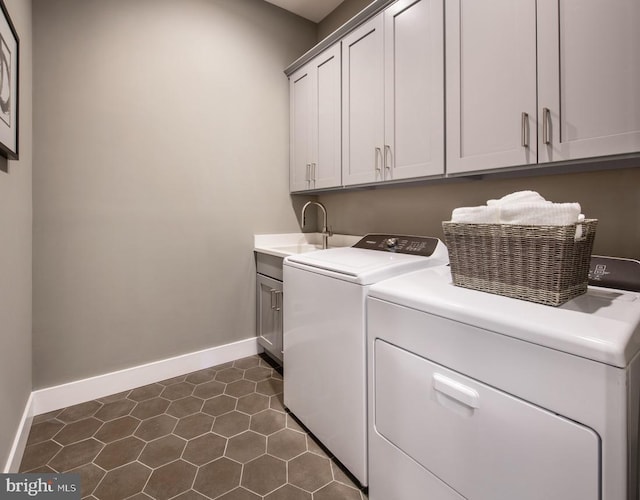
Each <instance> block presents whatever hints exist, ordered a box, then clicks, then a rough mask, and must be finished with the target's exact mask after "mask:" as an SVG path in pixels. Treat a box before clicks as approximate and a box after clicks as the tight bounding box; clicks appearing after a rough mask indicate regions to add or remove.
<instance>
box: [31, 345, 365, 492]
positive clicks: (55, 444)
mask: <svg viewBox="0 0 640 500" xmlns="http://www.w3.org/2000/svg"><path fill="white" fill-rule="evenodd" d="M282 385H283V384H282V377H281V376H280V374H279V373H278V372H277V371H276V370H275V369H274V368H273V367H272V366H271V365H270V364H269V363H268V362H267V361H266V360H265V359H263V358H262V357H260V356H250V357H248V358H242V359H238V360H236V361H233V362H231V363H225V364H223V365H220V366H215V367H212V368H207V369H204V370H200V371H197V372H193V373H189V374H186V375H182V376H180V377H174V378H172V379H169V380H163V381H161V382H158V383H155V384H149V385H146V386H144V387H138V388H136V389H133V390H131V391H126V392H123V393H120V394H114V395H112V396H107V397H105V398H101V399H98V400H95V401H88V402H86V403H81V404H78V405H75V406H71V407H69V408H64V409H61V410H57V411H54V412H50V413H47V414H44V415H38V416H37V417H35V418H34V421H33V425H32V427H31V432H30V434H29V440H28V442H27V447H26V450H25V454H24V457H23V459H22V464H21V467H20V471H21V472H49V473H51V472H77V473H79V474H80V477H81V487H82V497H83V498H86V499H90V500H125V499H131V500H134V499H135V500H138V499H147V500H148V499H158V500H164V499H167V500H169V499H176V500H207V499H216V500H364V499H366V498H367V497H366V494H365V493H363V492H361V491H360V490H359V489H358V488H357V486H356V485H355V484H354V482H353V481H352V480H351V479H350V478H349V476H348V475H347V474H345V473H344V472H343V470H342V469H341V468H340V466H339V465H338V464H337V462H336V461H335V460H334V459H333V457H332V456H331V455H330V454H328V452H326V451H325V450H324V449H323V448H322V447H321V446H319V445H318V443H317V442H316V441H315V440H314V438H313V437H312V436H311V435H309V434H308V433H307V432H305V430H304V428H302V427H301V426H300V425H299V424H298V423H297V422H296V420H295V419H294V418H293V417H292V416H291V415H290V414H287V412H286V411H285V409H284V405H283V401H282V390H283V389H282Z"/></svg>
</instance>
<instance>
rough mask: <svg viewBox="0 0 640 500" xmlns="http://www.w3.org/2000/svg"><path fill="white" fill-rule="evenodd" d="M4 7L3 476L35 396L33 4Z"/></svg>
mask: <svg viewBox="0 0 640 500" xmlns="http://www.w3.org/2000/svg"><path fill="white" fill-rule="evenodd" d="M5 5H6V6H7V9H8V11H9V15H10V16H11V19H12V20H13V24H14V25H15V27H16V31H17V32H18V36H19V38H20V103H19V108H20V109H19V117H20V123H19V127H20V128H19V141H20V144H19V153H20V160H19V161H8V162H7V161H6V160H5V159H4V158H2V159H0V231H1V233H0V234H1V236H0V346H1V347H0V471H2V470H3V469H4V467H5V463H6V460H7V458H8V455H9V451H10V449H11V444H12V441H13V438H14V436H15V434H16V431H17V430H18V425H19V423H20V419H21V417H22V413H23V411H24V409H25V405H26V403H27V400H28V399H29V394H30V393H31V165H32V154H31V151H32V136H33V134H32V120H31V114H32V113H31V82H32V66H31V61H32V49H31V1H30V0H5Z"/></svg>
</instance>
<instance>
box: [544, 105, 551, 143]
mask: <svg viewBox="0 0 640 500" xmlns="http://www.w3.org/2000/svg"><path fill="white" fill-rule="evenodd" d="M550 128H551V111H550V110H549V108H542V142H543V143H544V144H551V138H550V137H549V129H550Z"/></svg>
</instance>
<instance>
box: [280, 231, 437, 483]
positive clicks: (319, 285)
mask: <svg viewBox="0 0 640 500" xmlns="http://www.w3.org/2000/svg"><path fill="white" fill-rule="evenodd" d="M447 262H448V253H447V249H446V247H445V246H444V244H443V243H442V242H441V241H440V240H438V239H437V238H430V237H420V236H399V235H389V234H369V235H367V236H365V237H364V238H362V239H361V240H360V241H359V242H358V243H356V244H355V245H354V246H353V247H346V248H333V249H332V248H330V249H327V250H321V251H317V252H310V253H305V254H298V255H292V256H289V257H287V258H286V259H285V260H284V266H283V276H284V279H283V282H284V316H283V328H284V339H283V343H284V404H285V406H286V407H287V408H288V409H289V410H290V411H291V412H292V413H293V414H294V415H295V416H296V417H297V418H298V419H299V420H300V421H301V422H302V423H303V424H304V425H305V426H306V427H307V428H308V429H309V430H310V431H311V432H312V433H313V434H314V435H315V436H316V437H317V438H318V439H319V440H320V441H321V442H322V444H323V445H324V446H326V447H327V448H328V449H329V450H330V451H331V452H332V453H333V454H334V455H335V457H336V458H337V459H338V460H339V461H340V462H341V463H342V464H343V465H344V466H345V467H346V468H347V469H348V470H349V471H350V472H351V473H352V474H353V476H355V478H356V479H357V480H358V481H359V482H360V483H361V484H362V485H363V486H366V485H367V483H368V477H367V386H366V379H367V372H366V330H365V326H366V321H365V317H366V311H365V308H366V302H365V299H366V296H367V292H368V290H369V287H370V286H371V285H372V284H373V283H376V282H378V281H380V280H383V279H387V278H391V277H394V276H398V275H400V274H403V273H407V272H411V271H415V270H417V269H421V268H426V267H429V266H434V265H443V264H446V263H447Z"/></svg>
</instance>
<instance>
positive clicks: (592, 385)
mask: <svg viewBox="0 0 640 500" xmlns="http://www.w3.org/2000/svg"><path fill="white" fill-rule="evenodd" d="M622 264H625V266H626V267H625V266H623V267H622V268H620V267H618V268H617V270H616V269H614V268H615V267H616V266H613V265H611V263H610V262H609V263H606V264H601V265H600V271H601V272H600V277H602V276H605V275H606V274H607V273H610V277H611V278H615V277H616V276H629V275H630V274H634V273H635V275H636V276H638V273H640V263H638V262H635V261H628V262H626V263H622ZM593 265H594V262H593V260H592V266H593ZM603 266H604V267H603ZM603 269H609V271H606V270H603ZM604 281H606V280H604ZM623 281H624V280H623ZM601 284H604V283H603V282H601ZM636 285H637V282H636ZM367 302H368V352H369V363H368V365H369V372H368V376H369V412H370V420H369V422H370V424H369V425H370V429H369V446H370V465H369V476H370V481H369V498H370V500H414V499H418V498H424V499H429V500H453V499H456V500H460V499H468V500H514V499H517V500H632V499H633V500H637V499H638V467H639V463H638V428H639V420H640V415H639V408H640V361H639V359H640V356H638V352H639V351H640V293H636V292H632V291H623V290H615V289H606V288H601V287H591V286H590V287H589V289H588V292H587V293H586V294H585V295H582V296H580V297H577V298H575V299H573V300H571V301H569V302H567V303H565V304H563V305H562V306H559V307H550V306H544V305H539V304H534V303H531V302H525V301H521V300H516V299H510V298H507V297H501V296H498V295H492V294H488V293H483V292H478V291H473V290H468V289H465V288H459V287H455V286H453V285H452V283H451V275H450V272H449V268H448V267H446V266H443V267H439V268H433V269H426V270H422V271H417V272H414V273H410V274H406V275H403V276H401V277H398V278H393V279H390V280H388V281H385V282H382V283H379V284H377V285H374V286H372V287H371V289H370V292H369V298H368V299H367Z"/></svg>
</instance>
